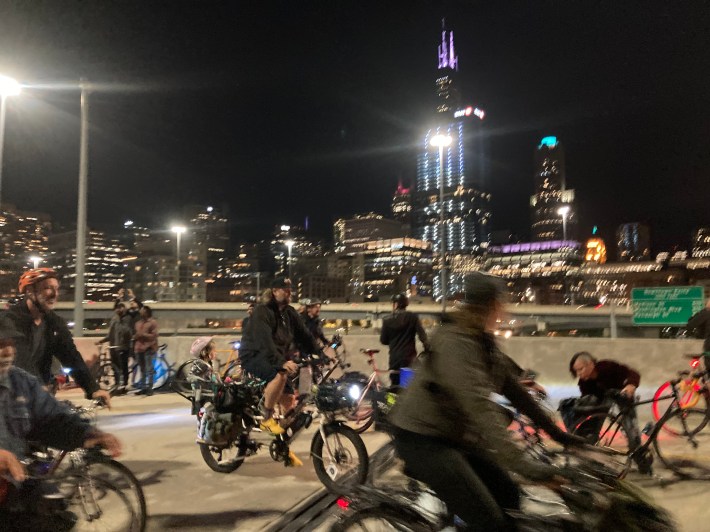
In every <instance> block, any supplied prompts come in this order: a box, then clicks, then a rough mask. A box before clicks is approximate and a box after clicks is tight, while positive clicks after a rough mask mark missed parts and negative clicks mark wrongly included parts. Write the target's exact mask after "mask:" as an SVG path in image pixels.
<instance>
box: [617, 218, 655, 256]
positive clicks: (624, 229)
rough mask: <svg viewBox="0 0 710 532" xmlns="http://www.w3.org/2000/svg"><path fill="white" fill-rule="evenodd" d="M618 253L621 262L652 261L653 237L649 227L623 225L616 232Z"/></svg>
mask: <svg viewBox="0 0 710 532" xmlns="http://www.w3.org/2000/svg"><path fill="white" fill-rule="evenodd" d="M616 253H617V259H618V260H619V261H620V262H637V261H644V260H651V237H650V232H649V230H648V226H647V225H644V224H640V223H628V224H622V225H620V226H619V228H618V229H617V230H616Z"/></svg>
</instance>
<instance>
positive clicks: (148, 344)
mask: <svg viewBox="0 0 710 532" xmlns="http://www.w3.org/2000/svg"><path fill="white" fill-rule="evenodd" d="M133 338H134V339H135V343H134V344H133V351H135V352H136V353H145V352H146V351H153V352H155V351H157V350H158V322H157V321H155V318H148V319H147V320H143V319H140V320H138V321H137V322H136V333H135V335H134V336H133Z"/></svg>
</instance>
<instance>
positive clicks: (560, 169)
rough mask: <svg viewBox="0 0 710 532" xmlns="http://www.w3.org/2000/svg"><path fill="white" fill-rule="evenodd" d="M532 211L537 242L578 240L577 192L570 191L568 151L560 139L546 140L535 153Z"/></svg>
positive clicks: (541, 142)
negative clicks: (561, 211)
mask: <svg viewBox="0 0 710 532" xmlns="http://www.w3.org/2000/svg"><path fill="white" fill-rule="evenodd" d="M562 207H567V208H569V209H568V211H567V213H566V214H565V215H563V214H561V213H560V209H561V208H562ZM530 209H531V214H532V239H533V240H534V241H543V240H563V239H568V240H572V239H574V238H575V236H576V228H577V213H576V208H575V205H574V190H573V189H568V188H567V178H566V174H565V152H564V148H563V147H562V145H561V144H560V143H559V142H558V140H557V137H545V138H543V139H542V140H541V141H540V145H539V146H538V147H537V149H536V150H535V193H534V194H533V195H532V196H531V197H530ZM563 217H564V219H563Z"/></svg>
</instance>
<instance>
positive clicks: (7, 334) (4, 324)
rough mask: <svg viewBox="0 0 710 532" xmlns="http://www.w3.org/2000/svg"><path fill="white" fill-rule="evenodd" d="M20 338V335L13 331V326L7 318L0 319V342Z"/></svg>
mask: <svg viewBox="0 0 710 532" xmlns="http://www.w3.org/2000/svg"><path fill="white" fill-rule="evenodd" d="M15 338H22V333H20V332H19V331H18V330H17V329H15V324H14V323H13V322H12V320H10V319H8V318H2V319H0V340H10V339H15Z"/></svg>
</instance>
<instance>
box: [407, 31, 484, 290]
mask: <svg viewBox="0 0 710 532" xmlns="http://www.w3.org/2000/svg"><path fill="white" fill-rule="evenodd" d="M458 70H459V59H458V55H457V54H456V49H455V47H454V32H453V31H449V30H447V28H446V25H445V22H444V21H442V31H441V44H439V47H438V68H437V78H436V82H435V88H436V105H435V108H434V112H433V113H432V120H431V122H430V125H429V127H428V129H427V131H426V132H425V134H424V135H423V138H422V144H421V148H422V151H421V152H420V153H419V155H418V158H417V181H416V193H415V195H414V202H413V203H414V205H413V216H412V218H413V232H414V235H415V237H416V238H420V239H422V240H427V241H429V242H431V243H432V247H433V249H434V250H437V251H438V250H440V249H441V237H442V235H441V224H440V222H439V213H440V210H439V209H440V201H439V191H440V182H439V165H440V164H442V167H443V179H444V216H445V223H444V232H445V235H444V245H445V248H446V260H447V263H449V264H450V265H451V268H450V279H449V283H448V290H447V292H449V295H452V294H455V293H457V292H460V291H461V280H462V277H463V273H465V272H462V271H457V268H456V266H455V265H456V264H463V263H466V264H472V263H475V260H473V259H475V257H477V256H480V255H482V254H483V252H484V251H485V250H486V249H487V247H488V245H489V243H490V225H491V208H490V201H491V195H490V194H489V193H486V192H485V191H484V189H483V187H484V185H485V179H486V173H487V172H486V158H485V156H484V155H485V150H484V142H485V135H484V132H483V123H484V120H483V119H484V117H485V112H484V111H483V110H481V109H479V108H478V107H475V106H473V105H464V104H463V103H462V99H461V93H460V91H459V86H458V83H457V74H458ZM437 134H446V135H449V136H451V138H452V143H451V145H450V146H449V147H448V148H445V149H444V154H443V158H442V159H443V160H442V161H439V150H438V148H435V147H433V146H431V139H432V137H433V136H434V135H437ZM469 259H471V260H469ZM439 260H440V259H439ZM433 295H434V297H436V298H438V297H440V296H441V286H440V284H439V278H438V276H435V282H434V294H433Z"/></svg>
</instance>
